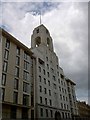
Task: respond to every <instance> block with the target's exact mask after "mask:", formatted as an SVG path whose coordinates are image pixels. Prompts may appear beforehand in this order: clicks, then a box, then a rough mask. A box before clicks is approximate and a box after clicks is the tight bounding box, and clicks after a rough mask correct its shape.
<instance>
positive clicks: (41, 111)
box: [40, 108, 43, 116]
mask: <svg viewBox="0 0 90 120" xmlns="http://www.w3.org/2000/svg"><path fill="white" fill-rule="evenodd" d="M40 113H41V116H43V108H40Z"/></svg>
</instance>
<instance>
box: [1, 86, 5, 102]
mask: <svg viewBox="0 0 90 120" xmlns="http://www.w3.org/2000/svg"><path fill="white" fill-rule="evenodd" d="M1 90H2V91H1V100H2V101H4V95H5V89H4V88H2V89H1Z"/></svg>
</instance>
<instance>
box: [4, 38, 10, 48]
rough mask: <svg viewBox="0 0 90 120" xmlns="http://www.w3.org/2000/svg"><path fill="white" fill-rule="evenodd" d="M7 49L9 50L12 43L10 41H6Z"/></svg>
mask: <svg viewBox="0 0 90 120" xmlns="http://www.w3.org/2000/svg"><path fill="white" fill-rule="evenodd" d="M5 47H6V48H7V49H9V48H10V41H9V40H8V39H7V40H6V45H5Z"/></svg>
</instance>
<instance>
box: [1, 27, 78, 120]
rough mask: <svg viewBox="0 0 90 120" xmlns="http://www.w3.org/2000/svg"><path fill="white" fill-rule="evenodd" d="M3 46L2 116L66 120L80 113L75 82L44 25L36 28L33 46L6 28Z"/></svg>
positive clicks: (2, 41)
mask: <svg viewBox="0 0 90 120" xmlns="http://www.w3.org/2000/svg"><path fill="white" fill-rule="evenodd" d="M0 46H1V47H0V52H1V53H2V56H0V59H1V61H0V65H1V69H0V78H1V92H2V94H1V98H2V99H1V101H2V117H3V118H22V119H23V118H59V119H60V118H63V119H65V118H72V116H76V115H77V114H78V110H77V104H76V95H75V84H74V83H73V82H72V81H71V80H70V79H67V78H66V77H65V74H64V71H63V69H62V68H61V67H60V65H59V60H58V57H57V55H56V53H55V52H54V48H53V40H52V38H51V36H50V33H49V31H48V30H47V28H46V27H45V26H44V25H40V26H38V27H36V28H35V29H34V30H33V34H32V36H31V48H28V47H26V46H25V45H23V44H22V43H21V42H19V41H18V40H17V39H16V38H14V37H13V36H12V35H10V34H9V33H8V32H6V31H4V30H2V34H1V40H0ZM71 102H72V103H71Z"/></svg>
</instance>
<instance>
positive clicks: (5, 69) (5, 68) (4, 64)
mask: <svg viewBox="0 0 90 120" xmlns="http://www.w3.org/2000/svg"><path fill="white" fill-rule="evenodd" d="M7 65H8V63H7V61H4V63H3V71H4V72H7Z"/></svg>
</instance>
